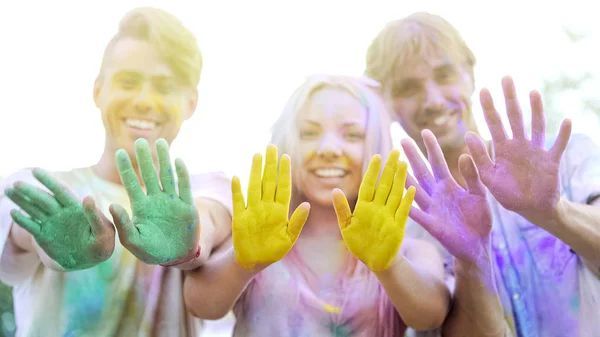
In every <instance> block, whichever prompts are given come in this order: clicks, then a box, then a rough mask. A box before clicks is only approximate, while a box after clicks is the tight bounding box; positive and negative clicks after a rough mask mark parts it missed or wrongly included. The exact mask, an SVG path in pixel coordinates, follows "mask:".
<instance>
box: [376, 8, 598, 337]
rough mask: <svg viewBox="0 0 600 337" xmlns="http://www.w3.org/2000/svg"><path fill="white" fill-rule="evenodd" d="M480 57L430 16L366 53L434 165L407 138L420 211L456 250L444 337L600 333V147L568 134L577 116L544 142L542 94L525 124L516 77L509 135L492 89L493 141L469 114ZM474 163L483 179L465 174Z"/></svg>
mask: <svg viewBox="0 0 600 337" xmlns="http://www.w3.org/2000/svg"><path fill="white" fill-rule="evenodd" d="M474 65H475V57H474V55H473V53H472V52H471V50H470V49H469V47H468V46H467V44H466V43H465V41H464V40H463V39H462V37H461V36H460V34H459V33H458V31H457V30H456V29H455V28H454V27H453V26H452V25H450V24H449V23H448V22H447V21H446V20H444V19H443V18H441V17H439V16H437V15H432V14H428V13H415V14H412V15H410V16H408V17H406V18H404V19H401V20H396V21H392V22H390V23H389V24H388V25H387V26H386V27H385V28H384V29H383V30H382V31H381V32H380V33H379V34H378V36H377V37H376V38H375V39H374V40H373V42H372V44H371V46H370V47H369V50H368V52H367V67H366V71H365V72H366V74H367V75H368V76H369V77H371V78H373V79H376V80H377V81H379V82H380V84H381V89H382V94H383V95H384V96H385V98H386V100H387V102H388V105H389V106H390V108H391V109H390V110H391V112H393V117H394V118H395V119H396V120H397V121H399V123H400V124H401V125H402V127H403V128H404V129H405V130H406V132H407V133H408V135H409V136H410V137H411V138H412V139H413V140H414V142H416V146H418V148H420V150H421V151H422V152H423V153H426V154H427V158H428V161H429V163H430V164H431V165H430V166H431V172H430V169H429V168H427V166H426V165H425V163H423V162H422V161H421V159H419V156H418V150H417V147H416V146H415V145H413V144H412V141H407V140H404V141H403V144H402V145H403V148H404V149H405V152H406V155H407V157H408V159H409V161H410V162H411V166H412V168H413V171H414V173H415V178H416V180H414V181H413V182H412V183H414V184H416V185H417V186H418V188H417V190H418V191H420V192H418V193H417V196H416V197H415V200H416V201H417V203H418V205H419V208H413V209H412V210H411V217H412V218H413V219H414V220H416V221H417V222H418V223H419V224H421V225H422V226H423V227H424V228H425V229H426V230H427V231H428V232H429V233H430V234H431V235H432V236H433V237H435V238H436V239H437V240H439V242H440V243H441V244H442V245H443V247H444V248H446V250H447V251H448V252H449V253H450V254H452V255H453V256H454V262H455V265H454V268H453V270H449V272H450V273H453V274H454V276H455V277H456V288H455V291H454V304H453V306H452V309H451V311H450V313H449V315H448V317H447V319H446V321H445V323H444V326H443V335H444V336H499V337H500V336H505V335H507V334H510V333H513V334H515V335H517V336H523V337H525V336H526V337H537V336H540V337H541V336H543V337H561V336H579V337H584V336H585V337H598V336H600V334H599V333H600V322H599V321H598V320H597V319H596V318H597V317H598V314H597V313H598V312H599V311H600V279H599V275H600V208H599V207H598V205H599V204H600V198H599V196H600V169H599V168H600V149H598V147H597V146H596V145H594V144H593V143H592V142H591V141H590V140H589V139H588V138H587V137H585V136H583V135H574V136H573V137H570V131H571V122H570V121H568V120H565V121H564V122H563V124H562V125H561V128H560V132H559V133H558V135H557V136H556V140H555V141H553V142H546V141H545V127H546V122H545V117H544V110H543V106H542V99H541V96H540V94H539V93H538V92H536V91H532V92H531V93H530V97H529V106H530V110H531V121H532V126H531V132H527V130H526V129H525V127H524V122H523V115H524V113H523V112H522V108H521V104H520V103H519V101H518V99H517V96H516V90H515V86H514V83H513V81H512V79H511V78H510V77H506V78H504V79H503V80H502V87H503V92H504V101H505V104H506V115H507V117H508V120H509V124H510V130H511V131H512V132H511V135H510V136H509V133H508V132H507V131H508V130H507V129H505V128H504V127H503V125H502V124H503V123H502V122H501V119H500V113H499V112H498V111H497V110H496V107H495V105H494V103H493V102H492V97H491V95H490V92H489V91H488V90H486V89H484V90H482V91H481V93H480V101H481V105H482V108H483V111H484V117H485V120H486V123H487V126H488V128H489V130H490V133H491V136H492V140H491V141H489V142H487V143H484V142H483V141H482V140H481V139H480V137H479V136H478V134H477V128H476V127H475V123H474V119H473V115H472V113H471V101H470V97H471V95H472V93H473V89H474V73H473V67H474ZM523 110H525V109H523ZM427 129H428V130H427ZM436 138H437V141H436ZM475 167H476V168H477V171H478V172H479V175H480V177H481V181H478V179H477V181H473V180H471V181H469V180H468V179H465V178H463V177H464V173H465V172H468V171H472V170H474V169H475ZM484 186H485V187H484ZM486 189H487V192H489V193H487V192H486V191H485V190H486ZM486 198H487V200H488V202H486ZM449 269H452V268H449ZM505 321H506V323H508V324H506V325H508V326H509V328H506V326H505Z"/></svg>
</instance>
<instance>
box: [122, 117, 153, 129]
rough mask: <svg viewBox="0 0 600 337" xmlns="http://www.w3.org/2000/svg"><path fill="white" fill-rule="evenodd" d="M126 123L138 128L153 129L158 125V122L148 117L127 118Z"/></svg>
mask: <svg viewBox="0 0 600 337" xmlns="http://www.w3.org/2000/svg"><path fill="white" fill-rule="evenodd" d="M125 125H127V126H128V127H130V128H132V129H136V130H143V131H152V130H154V129H155V128H156V127H157V126H158V123H157V122H155V121H151V120H146V119H137V118H125Z"/></svg>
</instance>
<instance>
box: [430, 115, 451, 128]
mask: <svg viewBox="0 0 600 337" xmlns="http://www.w3.org/2000/svg"><path fill="white" fill-rule="evenodd" d="M449 120H450V116H448V115H442V116H439V117H438V118H436V119H434V120H433V124H435V125H436V126H440V125H444V124H446V123H447V122H448V121H449Z"/></svg>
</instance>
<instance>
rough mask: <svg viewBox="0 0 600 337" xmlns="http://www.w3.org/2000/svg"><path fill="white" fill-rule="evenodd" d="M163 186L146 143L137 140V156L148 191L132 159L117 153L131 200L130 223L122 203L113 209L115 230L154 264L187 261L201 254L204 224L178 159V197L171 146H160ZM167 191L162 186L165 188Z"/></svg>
mask: <svg viewBox="0 0 600 337" xmlns="http://www.w3.org/2000/svg"><path fill="white" fill-rule="evenodd" d="M156 152H157V154H158V162H159V166H160V182H159V178H158V177H157V175H156V170H155V169H154V165H153V163H152V154H151V152H150V146H149V145H148V142H147V141H146V140H145V139H138V140H137V141H136V142H135V153H136V158H137V163H138V166H139V168H140V172H141V175H142V179H143V181H144V185H145V186H146V193H144V191H143V190H142V187H141V186H140V184H139V182H138V178H137V175H136V173H135V170H134V169H133V166H132V165H131V160H130V159H129V155H128V154H127V152H126V151H125V150H123V149H120V150H118V151H117V153H116V160H117V168H118V169H119V175H120V176H121V181H122V182H123V185H124V186H125V189H126V191H127V195H128V196H129V200H130V202H131V210H132V213H133V216H132V219H131V220H130V218H129V215H128V214H127V211H126V210H125V209H124V208H123V207H121V206H120V205H116V204H113V205H111V206H110V213H111V214H112V216H113V220H114V222H115V227H116V228H117V231H118V232H119V239H120V240H121V243H122V244H123V246H125V247H126V248H127V249H129V251H131V252H132V253H133V254H134V255H135V256H137V257H138V258H139V259H140V260H142V261H144V262H146V263H149V264H163V265H172V264H177V263H182V262H185V261H188V260H190V259H192V258H194V257H195V256H197V255H198V254H199V253H200V250H199V249H200V248H199V246H198V242H199V239H200V225H199V220H198V212H197V211H196V207H195V206H194V201H193V198H192V192H191V188H190V178H189V174H188V172H187V169H186V167H185V165H184V164H183V161H181V160H179V159H177V160H176V161H175V169H176V171H177V182H178V186H179V195H177V190H176V187H175V177H174V175H173V170H172V167H171V160H170V158H169V145H168V144H167V142H166V141H165V140H164V139H159V140H158V141H157V142H156ZM161 187H162V188H161Z"/></svg>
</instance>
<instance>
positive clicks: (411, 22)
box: [365, 12, 476, 92]
mask: <svg viewBox="0 0 600 337" xmlns="http://www.w3.org/2000/svg"><path fill="white" fill-rule="evenodd" d="M433 55H446V56H448V57H450V58H451V59H452V60H453V61H455V62H457V63H459V64H461V65H462V66H463V67H464V68H465V70H466V71H468V72H469V74H470V75H471V80H472V81H473V84H474V79H475V78H474V75H473V67H474V66H475V61H476V60H475V55H473V52H472V51H471V49H469V47H468V46H467V44H466V43H465V41H464V40H463V38H462V37H461V36H460V34H459V33H458V31H457V30H456V28H454V27H453V26H452V25H451V24H450V23H448V21H446V20H445V19H443V18H442V17H440V16H438V15H433V14H429V13H425V12H419V13H414V14H411V15H409V16H407V17H406V18H404V19H400V20H395V21H392V22H389V23H388V24H387V25H386V26H385V27H384V28H383V30H382V31H381V32H380V33H379V34H378V35H377V37H375V39H374V40H373V42H371V45H370V46H369V49H368V50H367V60H366V63H367V64H366V69H365V75H367V76H369V77H370V78H372V79H374V80H376V81H378V82H379V83H381V85H382V87H383V90H384V92H388V91H389V90H390V85H391V83H392V81H393V80H394V76H397V74H399V73H401V72H402V70H403V69H404V67H405V66H406V65H407V62H409V61H411V60H414V59H416V58H419V59H429V58H430V57H431V56H433Z"/></svg>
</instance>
